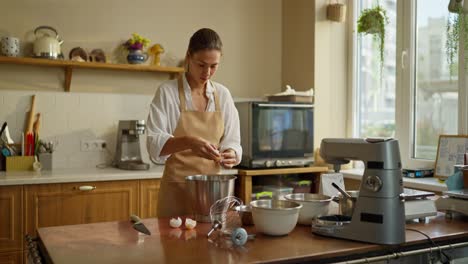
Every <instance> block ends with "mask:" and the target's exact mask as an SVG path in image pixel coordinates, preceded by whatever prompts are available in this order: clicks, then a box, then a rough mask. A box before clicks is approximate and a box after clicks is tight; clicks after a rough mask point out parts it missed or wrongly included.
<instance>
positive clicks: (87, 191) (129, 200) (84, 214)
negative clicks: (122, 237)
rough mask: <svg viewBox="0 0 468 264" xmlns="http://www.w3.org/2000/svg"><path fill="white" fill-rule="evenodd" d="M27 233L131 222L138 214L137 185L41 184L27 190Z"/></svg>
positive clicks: (120, 182) (106, 183) (135, 183)
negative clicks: (123, 221) (58, 228)
mask: <svg viewBox="0 0 468 264" xmlns="http://www.w3.org/2000/svg"><path fill="white" fill-rule="evenodd" d="M25 197H26V201H25V211H26V213H25V217H26V231H27V233H28V234H30V235H33V236H35V235H36V229H37V228H38V227H47V226H60V225H74V224H87V223H95V222H105V221H117V220H125V219H129V216H130V215H131V214H137V213H138V181H136V180H135V181H114V182H87V183H86V182H84V183H66V184H42V185H31V186H26V187H25Z"/></svg>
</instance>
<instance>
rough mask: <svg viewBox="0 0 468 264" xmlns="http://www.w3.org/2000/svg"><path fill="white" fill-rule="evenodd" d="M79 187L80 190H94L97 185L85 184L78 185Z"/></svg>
mask: <svg viewBox="0 0 468 264" xmlns="http://www.w3.org/2000/svg"><path fill="white" fill-rule="evenodd" d="M78 189H79V190H80V191H92V190H94V189H96V186H89V185H83V186H80V187H78Z"/></svg>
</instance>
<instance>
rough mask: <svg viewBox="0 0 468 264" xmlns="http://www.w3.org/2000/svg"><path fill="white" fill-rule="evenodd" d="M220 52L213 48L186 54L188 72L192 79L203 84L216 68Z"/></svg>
mask: <svg viewBox="0 0 468 264" xmlns="http://www.w3.org/2000/svg"><path fill="white" fill-rule="evenodd" d="M220 58H221V52H220V51H219V50H215V49H209V50H200V51H197V52H195V53H193V54H188V56H187V59H188V74H189V75H190V78H191V79H192V81H194V82H196V83H197V84H200V85H205V84H206V83H207V82H208V80H209V79H210V78H211V76H213V75H214V74H215V72H216V70H217V69H218V65H219V60H220Z"/></svg>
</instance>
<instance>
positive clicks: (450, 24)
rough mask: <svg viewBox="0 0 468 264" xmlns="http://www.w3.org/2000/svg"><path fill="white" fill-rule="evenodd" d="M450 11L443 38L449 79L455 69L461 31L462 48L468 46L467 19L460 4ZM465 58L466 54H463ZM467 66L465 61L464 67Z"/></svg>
mask: <svg viewBox="0 0 468 264" xmlns="http://www.w3.org/2000/svg"><path fill="white" fill-rule="evenodd" d="M449 11H450V12H451V13H455V14H453V15H452V14H449V16H448V18H447V30H446V39H445V54H446V55H447V63H448V66H449V72H450V79H452V76H453V74H454V71H455V70H456V69H457V64H456V62H457V61H458V58H457V56H458V48H459V45H460V35H461V32H462V31H464V32H463V35H464V37H465V40H464V48H465V50H466V49H467V48H468V19H466V15H465V14H464V12H463V8H462V6H461V5H460V6H458V7H457V8H456V9H455V10H452V11H451V10H450V9H449ZM465 60H466V56H465ZM466 68H467V63H466V62H465V69H466Z"/></svg>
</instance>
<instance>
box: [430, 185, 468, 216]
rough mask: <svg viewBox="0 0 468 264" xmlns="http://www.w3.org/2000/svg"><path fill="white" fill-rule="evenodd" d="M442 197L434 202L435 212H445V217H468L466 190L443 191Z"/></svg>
mask: <svg viewBox="0 0 468 264" xmlns="http://www.w3.org/2000/svg"><path fill="white" fill-rule="evenodd" d="M443 194H444V196H442V197H440V198H439V199H437V201H436V202H435V204H436V207H437V210H439V211H445V213H446V214H445V216H446V217H448V218H452V217H453V213H454V212H457V213H461V214H464V215H468V189H462V190H455V191H445V192H443Z"/></svg>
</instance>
